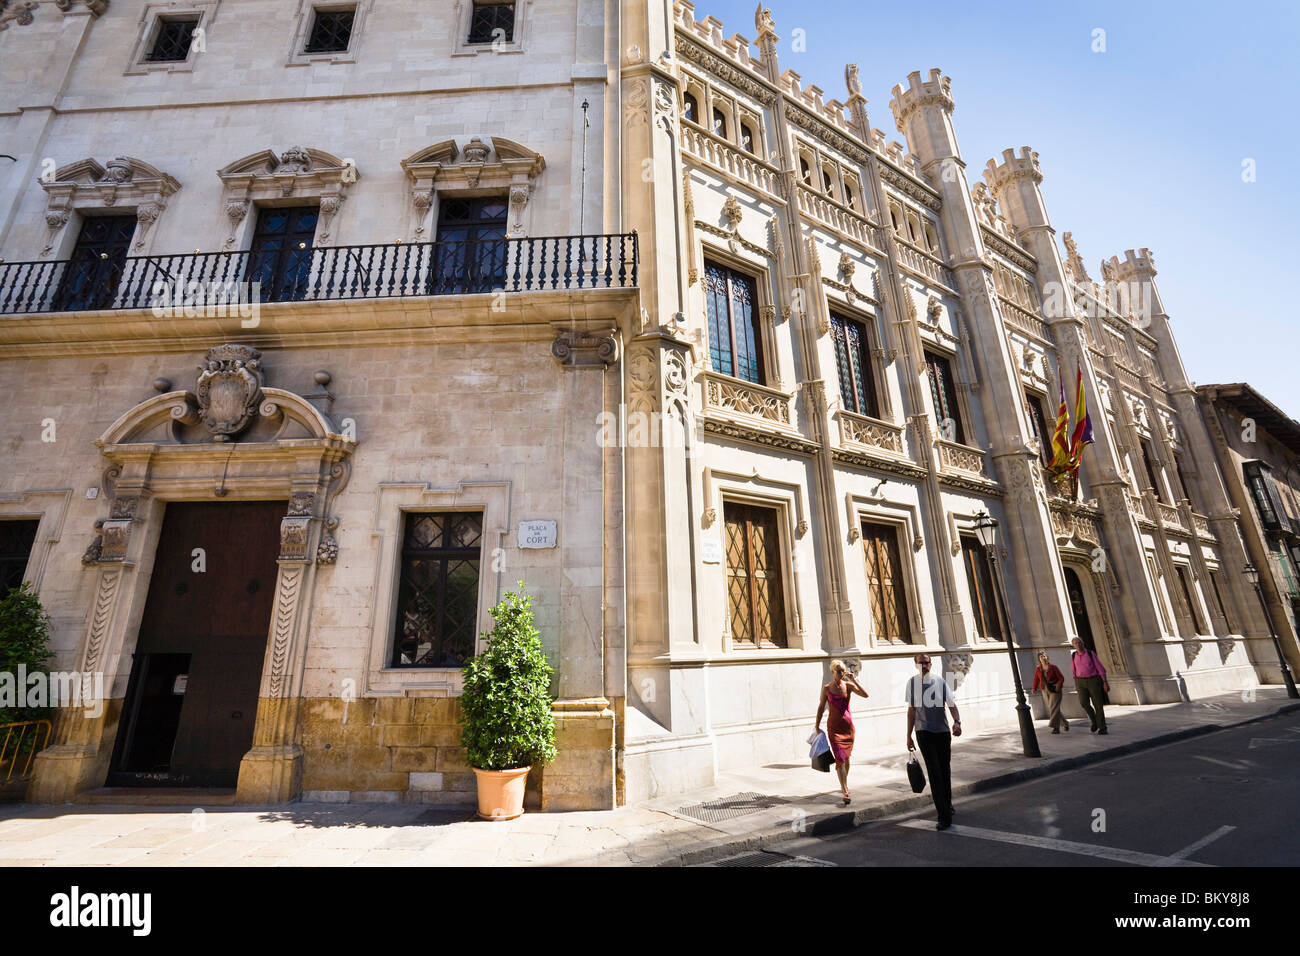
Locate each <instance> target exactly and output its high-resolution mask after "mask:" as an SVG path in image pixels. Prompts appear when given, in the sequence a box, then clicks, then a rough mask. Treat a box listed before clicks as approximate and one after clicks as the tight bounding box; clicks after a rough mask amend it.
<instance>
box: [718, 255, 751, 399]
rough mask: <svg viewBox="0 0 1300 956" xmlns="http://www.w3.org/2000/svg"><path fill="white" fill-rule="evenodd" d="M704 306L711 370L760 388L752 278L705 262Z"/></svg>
mask: <svg viewBox="0 0 1300 956" xmlns="http://www.w3.org/2000/svg"><path fill="white" fill-rule="evenodd" d="M704 302H705V306H706V308H707V310H708V318H709V359H710V361H711V362H712V364H713V370H714V371H715V372H719V373H721V374H723V375H731V376H734V377H735V378H743V379H744V380H745V381H747V382H753V383H754V384H756V385H759V384H762V381H763V355H762V348H761V341H760V339H759V334H758V293H757V290H756V285H755V282H754V278H753V276H748V275H745V274H744V273H742V272H737V271H736V270H734V269H728V268H727V267H726V266H720V265H718V264H717V263H714V262H709V261H708V260H707V259H706V260H705V261H704Z"/></svg>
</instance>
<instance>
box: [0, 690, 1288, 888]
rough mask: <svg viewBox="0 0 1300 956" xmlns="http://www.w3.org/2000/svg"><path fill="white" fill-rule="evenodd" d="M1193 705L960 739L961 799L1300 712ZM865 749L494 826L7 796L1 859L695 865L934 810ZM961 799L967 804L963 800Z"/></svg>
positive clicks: (296, 807)
mask: <svg viewBox="0 0 1300 956" xmlns="http://www.w3.org/2000/svg"><path fill="white" fill-rule="evenodd" d="M1255 693H1256V696H1255V699H1254V700H1249V701H1247V700H1242V696H1241V694H1231V695H1224V696H1221V697H1215V698H1207V699H1205V700H1200V701H1195V702H1192V703H1179V704H1157V705H1148V706H1145V707H1140V708H1139V707H1119V706H1114V707H1108V708H1106V718H1107V723H1108V724H1109V729H1110V733H1109V734H1108V735H1107V736H1106V737H1098V736H1095V735H1093V734H1089V733H1088V725H1087V722H1086V720H1081V721H1073V722H1072V723H1071V726H1072V728H1073V729H1072V730H1071V731H1070V732H1069V733H1064V734H1060V735H1052V734H1051V733H1050V731H1049V730H1048V729H1047V725H1046V722H1044V721H1039V722H1037V724H1036V728H1037V730H1038V739H1039V745H1040V747H1041V749H1042V751H1043V753H1044V754H1045V756H1044V757H1043V758H1042V759H1038V760H1030V759H1028V758H1025V757H1023V756H1021V754H1020V734H1019V731H1018V730H1017V729H1016V728H1015V727H1011V728H1008V729H1006V730H1004V731H1002V732H998V733H989V734H984V735H981V736H976V737H968V738H962V739H959V740H957V741H956V742H955V745H954V747H953V794H954V796H955V797H957V798H960V797H961V796H963V795H965V794H969V793H974V792H978V791H982V790H988V789H991V788H993V787H997V786H1003V785H1006V784H1009V783H1015V782H1019V781H1021V780H1028V779H1031V778H1033V777H1038V776H1043V775H1045V774H1049V773H1056V772H1060V771H1065V770H1070V769H1072V768H1074V767H1078V766H1082V765H1084V764H1088V763H1094V762H1096V761H1098V760H1103V759H1107V758H1109V757H1115V756H1120V755H1122V754H1126V753H1131V752H1133V751H1136V750H1141V749H1144V748H1147V747H1153V746H1159V745H1160V744H1164V743H1169V742H1172V741H1173V740H1176V739H1183V738H1186V737H1190V736H1195V735H1197V734H1202V733H1209V732H1211V731H1214V730H1217V729H1221V728H1224V727H1229V726H1235V725H1238V724H1242V723H1248V722H1251V721H1254V720H1260V719H1264V718H1266V717H1271V716H1273V715H1275V714H1277V713H1281V712H1290V711H1294V710H1300V702H1297V701H1291V700H1288V699H1287V697H1286V691H1285V689H1283V688H1280V687H1267V688H1259V689H1258V690H1257V691H1256V692H1255ZM895 751H896V748H894V749H891V750H890V751H889V752H876V753H872V752H869V751H865V750H860V751H857V752H856V753H855V754H854V760H853V767H852V770H851V771H850V777H849V788H850V790H851V791H852V793H853V803H852V805H851V806H849V807H847V808H841V807H840V801H839V795H838V790H837V788H836V783H835V775H834V773H833V772H832V773H830V774H821V773H817V772H816V771H814V770H812V769H810V768H809V767H808V765H807V763H806V761H801V762H798V763H796V762H794V760H793V759H792V761H791V763H789V764H777V765H772V766H768V767H761V768H755V769H753V770H750V771H747V772H744V773H738V772H733V773H724V774H720V775H719V779H718V782H717V785H716V786H714V787H711V788H708V789H707V790H699V791H695V792H693V793H689V794H685V795H680V796H677V797H673V798H670V799H663V800H654V801H650V802H647V803H643V804H640V805H637V806H630V807H622V808H619V809H618V810H613V811H604V812H598V811H593V812H576V813H526V814H524V816H522V817H520V818H519V819H517V820H510V821H505V822H499V823H488V822H484V821H479V820H477V819H474V818H473V813H472V811H470V810H467V809H466V808H463V807H455V808H450V807H436V806H430V805H428V804H308V803H297V804H292V805H289V806H279V807H249V806H238V807H206V808H201V807H194V806H179V807H152V806H150V807H136V806H131V807H127V806H116V807H103V806H86V805H65V806H59V807H49V806H33V805H30V804H12V805H0V867H2V866H43V865H55V866H99V865H102V866H228V865H234V866H347V865H359V866H494V865H496V866H538V865H545V866H573V865H577V866H586V865H615V866H619V865H621V866H627V865H638V864H639V865H667V866H673V865H690V864H695V863H705V862H710V861H713V860H718V859H721V858H723V857H727V856H734V855H736V854H740V853H744V852H746V851H751V850H757V849H758V848H760V847H762V846H766V845H771V844H775V843H779V842H781V841H783V840H788V839H796V838H799V837H804V836H808V835H811V834H820V833H826V832H831V831H834V830H841V829H848V828H850V827H853V826H857V825H859V824H862V823H865V822H867V821H870V820H875V819H879V818H881V817H885V816H890V815H893V814H896V813H900V812H903V811H907V810H913V809H916V810H927V809H932V804H931V802H930V797H929V792H928V790H927V792H926V793H923V794H920V795H916V794H913V793H912V792H911V788H910V787H909V786H908V785H907V779H906V774H905V772H904V767H903V764H904V760H905V757H904V756H903V755H902V754H901V753H898V752H895ZM958 808H959V809H960V803H958Z"/></svg>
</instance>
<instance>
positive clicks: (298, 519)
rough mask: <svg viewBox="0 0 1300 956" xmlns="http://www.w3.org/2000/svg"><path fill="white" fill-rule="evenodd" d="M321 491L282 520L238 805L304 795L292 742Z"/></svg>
mask: <svg viewBox="0 0 1300 956" xmlns="http://www.w3.org/2000/svg"><path fill="white" fill-rule="evenodd" d="M323 491H324V489H322V488H316V487H312V488H300V489H298V490H295V491H294V492H293V494H292V496H291V497H290V499H289V508H288V513H287V514H286V515H285V517H284V518H283V519H281V521H280V557H279V559H278V561H277V563H278V564H279V572H278V573H277V575H276V580H275V604H274V606H273V607H272V609H271V628H270V633H269V636H268V639H267V645H266V658H265V661H264V663H263V665H262V684H261V688H260V690H259V691H258V695H257V721H256V723H255V724H254V727H253V748H252V749H251V750H250V751H249V752H248V753H246V754H245V755H244V757H243V759H242V760H241V761H240V763H239V783H238V786H237V788H236V795H235V799H236V800H237V801H238V802H240V803H284V802H287V801H289V800H293V799H294V798H296V797H297V796H298V795H299V794H300V793H301V792H302V748H301V747H300V746H299V745H298V743H297V741H296V740H295V739H294V738H295V736H296V734H297V730H298V711H299V708H300V705H301V698H302V676H303V671H304V669H305V666H306V660H307V631H308V609H309V607H310V602H309V601H307V600H306V599H305V598H306V596H307V595H309V594H311V589H312V583H313V581H314V579H315V573H314V572H315V567H314V560H313V558H314V556H315V554H316V548H317V544H318V541H317V539H318V537H319V535H320V525H321V519H320V516H319V515H318V513H317V512H318V509H319V502H320V499H321V496H322V493H323Z"/></svg>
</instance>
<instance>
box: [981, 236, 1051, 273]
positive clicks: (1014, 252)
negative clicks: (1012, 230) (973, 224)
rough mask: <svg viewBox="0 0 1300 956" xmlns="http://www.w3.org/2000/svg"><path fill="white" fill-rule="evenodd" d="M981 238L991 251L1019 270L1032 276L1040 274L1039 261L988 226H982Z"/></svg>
mask: <svg viewBox="0 0 1300 956" xmlns="http://www.w3.org/2000/svg"><path fill="white" fill-rule="evenodd" d="M980 237H981V238H982V239H983V240H984V244H985V245H986V246H988V247H989V249H990V251H992V252H995V253H997V254H998V255H1000V256H1001V257H1002V258H1003V259H1006V260H1007V262H1009V263H1011V264H1012V265H1013V266H1015V267H1016V268H1017V269H1020V270H1021V271H1023V272H1028V273H1029V274H1030V275H1035V274H1036V273H1037V272H1038V261H1037V260H1036V259H1034V257H1033V256H1032V255H1030V254H1029V253H1028V252H1026V251H1025V250H1023V249H1021V248H1020V247H1019V246H1014V245H1012V244H1011V243H1010V242H1008V241H1007V240H1006V239H1004V238H1003V237H1002V236H999V235H998V234H997V233H996V232H994V231H993V230H992V229H990V228H989V227H988V226H984V225H981V226H980Z"/></svg>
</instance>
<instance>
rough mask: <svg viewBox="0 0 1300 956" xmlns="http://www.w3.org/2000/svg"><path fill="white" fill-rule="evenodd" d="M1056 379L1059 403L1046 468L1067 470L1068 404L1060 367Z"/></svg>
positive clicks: (1060, 470)
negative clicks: (1058, 389) (1059, 392)
mask: <svg viewBox="0 0 1300 956" xmlns="http://www.w3.org/2000/svg"><path fill="white" fill-rule="evenodd" d="M1056 377H1057V380H1058V381H1059V383H1060V386H1061V405H1060V407H1059V409H1058V410H1057V412H1056V431H1054V432H1053V433H1052V460H1051V462H1050V463H1048V466H1047V467H1048V468H1049V469H1051V470H1052V471H1054V472H1062V471H1068V470H1069V468H1070V445H1069V437H1068V435H1069V428H1070V406H1069V405H1068V404H1066V401H1065V381H1064V379H1062V377H1061V374H1060V369H1059V368H1058V369H1057V375H1056Z"/></svg>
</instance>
